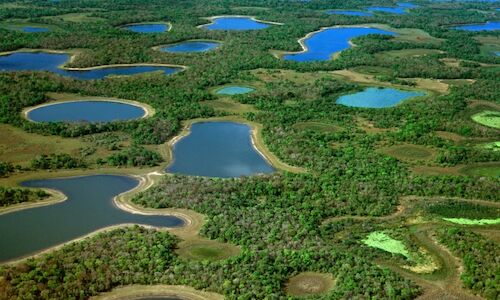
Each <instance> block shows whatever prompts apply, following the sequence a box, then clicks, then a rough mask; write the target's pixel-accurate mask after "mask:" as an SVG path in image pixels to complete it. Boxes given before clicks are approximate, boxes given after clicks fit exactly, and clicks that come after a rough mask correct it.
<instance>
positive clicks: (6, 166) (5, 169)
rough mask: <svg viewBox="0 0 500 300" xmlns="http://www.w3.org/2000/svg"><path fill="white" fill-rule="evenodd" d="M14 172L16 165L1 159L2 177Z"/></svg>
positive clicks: (0, 172) (0, 174) (0, 175)
mask: <svg viewBox="0 0 500 300" xmlns="http://www.w3.org/2000/svg"><path fill="white" fill-rule="evenodd" d="M12 172H14V165H13V164H11V163H9V162H4V161H0V177H5V176H8V175H9V174H10V173H12Z"/></svg>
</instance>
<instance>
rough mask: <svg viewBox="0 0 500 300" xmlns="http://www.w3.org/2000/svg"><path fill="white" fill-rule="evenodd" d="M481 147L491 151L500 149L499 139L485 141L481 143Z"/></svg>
mask: <svg viewBox="0 0 500 300" xmlns="http://www.w3.org/2000/svg"><path fill="white" fill-rule="evenodd" d="M481 146H482V147H483V148H485V149H488V150H492V151H500V141H498V142H491V143H486V144H483V145H481Z"/></svg>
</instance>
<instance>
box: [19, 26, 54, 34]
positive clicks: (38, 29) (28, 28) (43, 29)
mask: <svg viewBox="0 0 500 300" xmlns="http://www.w3.org/2000/svg"><path fill="white" fill-rule="evenodd" d="M22 29H23V31H24V32H29V33H36V32H48V31H49V30H50V29H48V28H46V27H31V26H24V27H23V28H22Z"/></svg>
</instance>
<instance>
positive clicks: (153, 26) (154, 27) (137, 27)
mask: <svg viewBox="0 0 500 300" xmlns="http://www.w3.org/2000/svg"><path fill="white" fill-rule="evenodd" d="M122 28H125V29H127V30H130V31H133V32H137V33H162V32H165V31H168V30H169V29H170V25H168V24H166V23H143V24H130V25H125V26H123V27H122Z"/></svg>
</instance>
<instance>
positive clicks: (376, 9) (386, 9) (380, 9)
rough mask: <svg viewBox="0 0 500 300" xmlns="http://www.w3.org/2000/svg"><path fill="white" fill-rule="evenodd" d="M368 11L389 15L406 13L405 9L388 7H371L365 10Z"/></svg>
mask: <svg viewBox="0 0 500 300" xmlns="http://www.w3.org/2000/svg"><path fill="white" fill-rule="evenodd" d="M367 10H368V11H373V12H384V13H389V14H396V15H404V14H406V13H408V12H407V11H406V8H405V7H400V6H398V7H390V6H372V7H368V8H367Z"/></svg>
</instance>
